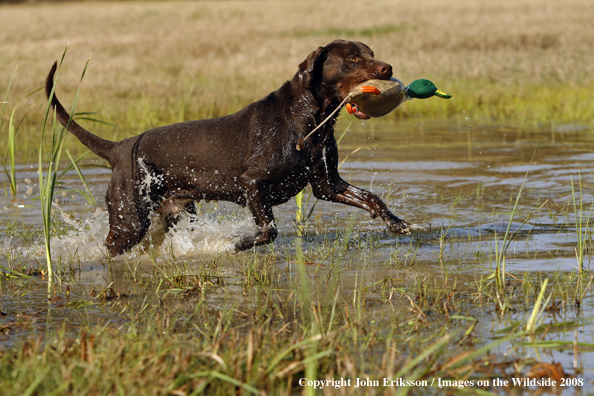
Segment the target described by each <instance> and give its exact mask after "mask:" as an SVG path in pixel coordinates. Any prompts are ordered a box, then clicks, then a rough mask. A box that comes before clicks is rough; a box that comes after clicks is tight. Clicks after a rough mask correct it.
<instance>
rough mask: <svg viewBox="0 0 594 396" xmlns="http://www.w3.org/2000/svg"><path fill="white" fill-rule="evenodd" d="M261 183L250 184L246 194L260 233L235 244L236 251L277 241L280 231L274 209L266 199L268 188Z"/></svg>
mask: <svg viewBox="0 0 594 396" xmlns="http://www.w3.org/2000/svg"><path fill="white" fill-rule="evenodd" d="M259 184H260V183H257V182H255V181H254V182H252V183H249V185H250V187H251V188H249V189H248V191H247V193H246V198H247V207H248V208H249V209H250V212H252V216H253V217H254V222H255V223H256V225H257V226H258V231H257V232H256V234H255V235H253V236H251V235H250V236H248V237H244V238H242V239H241V240H240V241H239V242H237V243H236V244H235V249H237V250H238V251H239V250H245V249H250V248H252V247H254V246H260V245H265V244H267V243H270V242H272V241H274V240H275V239H276V236H277V234H278V231H277V230H276V224H275V222H274V215H273V214H272V207H271V206H270V204H269V203H268V201H267V199H266V193H265V191H266V190H267V188H266V186H263V185H259Z"/></svg>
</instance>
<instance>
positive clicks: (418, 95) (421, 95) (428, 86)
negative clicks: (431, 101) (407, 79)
mask: <svg viewBox="0 0 594 396" xmlns="http://www.w3.org/2000/svg"><path fill="white" fill-rule="evenodd" d="M406 93H407V95H408V96H409V97H410V98H412V99H427V98H430V97H432V96H438V97H440V98H444V99H449V98H451V97H452V95H450V94H448V93H445V92H443V91H440V90H439V89H437V87H436V86H435V84H433V83H432V82H431V81H429V80H425V79H424V78H422V79H420V80H415V81H413V82H411V83H410V84H409V86H408V87H406Z"/></svg>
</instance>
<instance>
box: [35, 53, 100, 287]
mask: <svg viewBox="0 0 594 396" xmlns="http://www.w3.org/2000/svg"><path fill="white" fill-rule="evenodd" d="M67 51H68V47H66V49H65V50H64V53H63V54H62V58H61V59H60V63H59V66H58V69H57V70H56V74H55V81H57V80H58V76H59V73H60V69H61V67H62V63H63V62H64V57H65V56H66V52H67ZM90 60H91V58H90V57H89V59H88V60H87V62H86V64H85V67H84V69H83V72H82V75H81V77H80V82H79V86H78V89H77V91H76V95H75V97H74V103H73V105H72V111H71V112H70V114H74V112H75V109H76V103H77V101H78V95H79V92H80V85H81V83H82V79H83V77H84V76H85V72H86V71H87V67H88V65H89V61H90ZM55 88H56V85H55V84H54V87H53V88H52V92H51V93H50V97H49V98H48V102H47V106H46V109H45V117H44V122H43V129H42V131H41V141H40V143H39V168H38V171H39V196H40V203H41V216H42V219H43V236H44V244H45V258H46V264H47V275H48V279H49V283H50V284H52V283H53V281H54V271H53V266H52V255H51V245H50V238H51V224H52V201H53V198H54V190H55V187H56V182H57V180H58V166H59V164H60V157H61V155H62V149H63V148H64V140H65V138H66V135H67V133H68V130H67V128H64V127H58V121H57V119H56V114H55V113H54V114H53V117H52V118H53V119H52V130H51V148H50V151H49V161H48V163H47V165H46V167H45V168H44V164H43V157H44V149H43V147H44V138H45V137H46V135H47V134H46V126H47V121H48V118H49V116H50V109H51V101H52V98H53V97H54V91H55ZM70 122H72V119H70V121H69V125H68V126H70ZM44 169H45V176H44Z"/></svg>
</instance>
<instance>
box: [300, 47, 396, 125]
mask: <svg viewBox="0 0 594 396" xmlns="http://www.w3.org/2000/svg"><path fill="white" fill-rule="evenodd" d="M373 56H374V55H373V51H372V50H371V48H369V47H368V46H367V45H365V44H363V43H360V42H357V41H345V40H335V41H333V42H331V43H330V44H328V45H326V46H324V47H320V48H318V49H317V50H315V51H313V52H312V53H311V54H309V55H308V56H307V58H306V59H305V60H304V61H303V62H302V63H301V64H300V65H299V71H298V72H297V76H296V77H297V78H299V81H300V83H301V85H302V86H303V87H304V88H306V89H309V90H311V91H312V92H313V93H314V95H317V96H321V97H323V98H324V99H326V100H329V101H336V100H338V101H340V102H341V101H342V100H344V98H346V97H347V95H348V94H349V93H350V92H351V91H352V90H353V88H354V87H356V86H357V85H359V84H361V83H363V82H365V81H367V80H370V79H379V80H387V79H389V78H390V77H392V66H390V65H389V64H387V63H385V62H382V61H379V60H377V59H375V58H374V57H373ZM355 115H356V116H357V117H359V118H368V117H367V116H366V115H364V114H355Z"/></svg>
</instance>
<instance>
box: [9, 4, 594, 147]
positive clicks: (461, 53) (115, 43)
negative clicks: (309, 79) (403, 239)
mask: <svg viewBox="0 0 594 396" xmlns="http://www.w3.org/2000/svg"><path fill="white" fill-rule="evenodd" d="M593 14H594V3H592V2H591V1H589V0H569V1H567V2H563V3H560V2H558V1H555V0H545V1H537V0H520V1H511V0H503V1H498V2H486V1H485V2H476V1H472V0H455V1H450V2H447V3H443V2H440V1H437V0H429V1H423V2H407V1H392V0H378V1H374V2H373V10H370V9H369V5H368V4H367V3H365V2H361V1H349V0H347V1H340V2H339V1H325V2H317V1H300V2H292V1H244V2H227V1H225V2H219V1H204V2H202V1H201V2H179V3H178V2H148V3H145V2H97V3H93V2H84V3H70V2H69V3H39V4H20V5H3V6H1V7H0V26H2V28H1V29H0V53H2V58H3V62H2V63H1V65H0V84H2V85H1V86H0V88H2V90H4V87H5V85H6V84H7V83H8V81H9V79H10V75H11V73H12V71H13V69H14V67H15V66H16V65H19V69H18V74H17V77H16V79H15V83H14V85H13V88H12V91H11V95H10V99H11V101H16V100H18V99H20V98H22V97H24V96H25V95H26V94H27V93H29V92H31V91H32V90H34V89H35V88H37V87H39V86H41V84H43V81H44V78H45V76H46V74H47V72H48V70H49V67H50V66H51V63H52V62H53V61H54V60H56V59H57V58H58V57H59V56H60V54H61V53H62V51H63V49H64V47H65V46H66V44H67V43H70V49H69V53H68V56H67V61H66V65H65V68H64V70H63V72H62V76H63V80H62V81H61V82H60V84H59V86H58V89H59V92H60V96H61V97H62V98H64V99H66V98H68V97H69V96H70V97H71V96H72V95H73V92H74V90H75V87H76V86H77V84H78V76H79V75H80V70H82V67H83V65H84V62H85V61H86V59H87V58H88V56H89V54H90V53H91V52H92V53H93V55H92V57H93V59H92V61H91V64H90V67H89V70H88V73H87V76H86V77H85V82H84V84H83V92H82V95H81V100H80V105H79V109H81V111H99V112H101V117H102V118H103V119H105V120H107V121H110V122H113V123H115V124H117V125H119V126H120V127H119V128H117V129H107V127H99V126H97V125H91V126H90V127H91V128H92V129H93V130H94V131H97V132H98V133H102V134H103V136H107V137H109V138H113V139H121V138H124V137H126V136H130V135H133V134H137V133H139V132H141V131H143V130H146V129H148V128H150V127H154V126H157V125H164V124H168V123H172V122H177V121H182V120H188V119H196V118H202V117H208V116H216V115H222V114H227V113H230V112H233V111H236V110H238V109H239V108H241V107H243V106H244V105H245V104H247V103H249V102H251V101H253V100H256V99H259V98H261V97H263V96H264V95H266V94H267V93H268V92H270V91H272V90H274V89H276V88H277V87H278V86H280V84H282V82H283V81H285V80H287V79H290V78H291V77H292V76H293V74H294V73H295V71H296V68H297V65H298V64H299V63H300V62H301V61H302V60H303V59H304V58H305V57H306V56H307V54H309V52H311V51H312V50H314V49H315V48H317V47H318V46H320V45H324V44H326V43H328V42H329V41H331V40H333V39H336V38H346V39H352V40H361V41H363V42H366V43H368V44H369V45H371V46H372V47H373V48H374V50H375V52H376V56H377V57H378V58H380V59H382V60H385V61H388V62H390V63H392V64H393V66H394V70H395V76H396V77H398V78H400V79H401V80H403V81H404V82H410V81H412V80H414V79H416V78H420V77H425V78H430V79H432V80H433V81H435V82H436V84H437V85H438V86H439V87H441V88H443V89H444V90H446V91H449V92H451V93H453V95H454V98H455V100H454V101H449V102H445V101H444V102H443V103H442V101H436V100H435V101H425V102H420V101H419V102H417V103H414V102H413V103H411V104H407V105H406V109H404V110H399V111H397V112H395V113H393V115H391V116H389V117H387V118H386V119H394V118H402V117H406V116H408V115H409V114H412V115H413V116H415V115H416V116H418V115H421V114H423V115H425V116H437V117H455V116H459V115H460V114H462V111H464V112H465V116H470V117H476V118H478V119H480V120H481V121H485V120H486V121H492V120H501V119H505V120H506V121H509V120H513V121H520V122H550V121H555V122H591V114H592V113H593V112H594V109H593V106H594V105H593V104H592V103H594V100H592V99H593V97H592V95H593V94H592V92H594V89H593V88H594V54H592V51H591V48H592V47H593V46H594V36H593V35H592V34H591V33H590V32H591V21H590V18H589V16H590V15H593ZM35 103H36V104H37V109H39V108H41V107H42V104H43V98H42V95H41V94H39V95H38V96H37V97H36V98H35V99H33V100H32V104H35ZM567 103H569V106H570V108H567ZM24 111H25V110H24V109H23V112H24ZM40 114H41V111H39V110H34V111H31V112H30V114H29V115H28V117H27V121H26V123H25V127H24V129H25V130H26V131H27V132H26V133H24V134H22V135H26V136H21V137H22V139H23V141H22V142H21V143H20V145H21V146H23V145H24V146H28V144H27V142H28V139H33V140H35V139H36V138H38V135H37V130H38V129H40V128H39V123H40ZM551 118H552V120H551ZM376 122H377V121H376ZM32 146H33V147H36V145H32Z"/></svg>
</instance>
